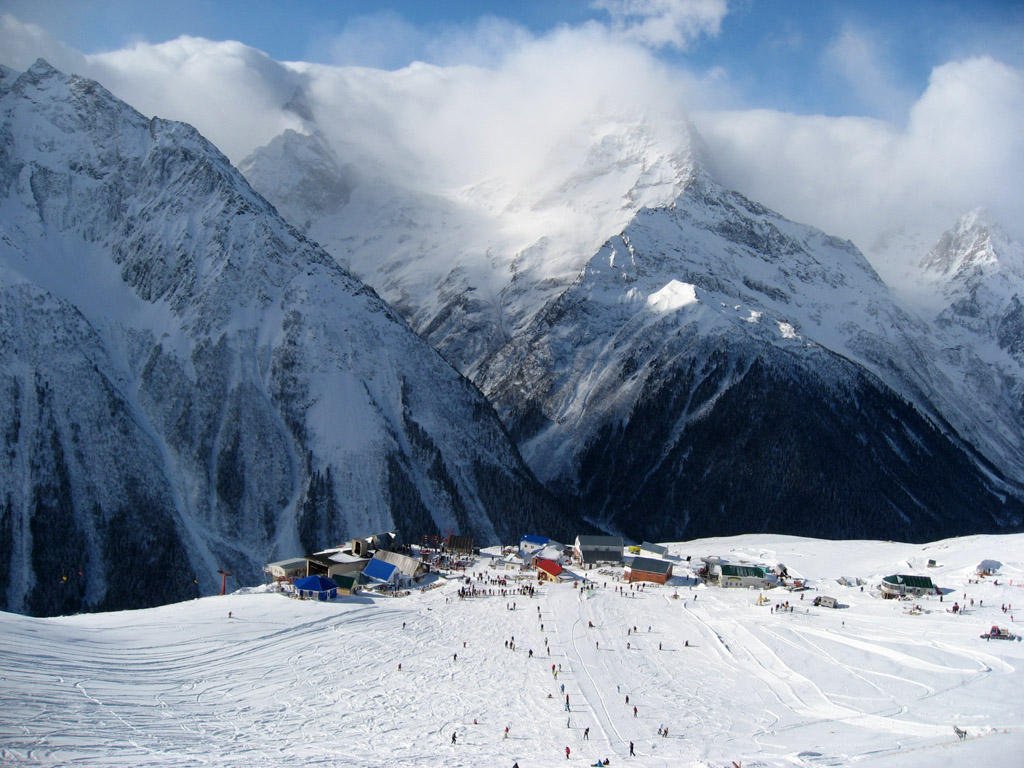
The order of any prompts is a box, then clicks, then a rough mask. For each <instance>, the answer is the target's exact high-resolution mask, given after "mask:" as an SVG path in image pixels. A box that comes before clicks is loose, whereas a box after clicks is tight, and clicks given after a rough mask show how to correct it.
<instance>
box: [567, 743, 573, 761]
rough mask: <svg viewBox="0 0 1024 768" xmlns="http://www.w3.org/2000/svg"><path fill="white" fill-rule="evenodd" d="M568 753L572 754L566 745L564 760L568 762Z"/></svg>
mask: <svg viewBox="0 0 1024 768" xmlns="http://www.w3.org/2000/svg"><path fill="white" fill-rule="evenodd" d="M570 752H572V750H571V749H569V747H568V745H566V747H565V759H566V760H568V759H569V753H570Z"/></svg>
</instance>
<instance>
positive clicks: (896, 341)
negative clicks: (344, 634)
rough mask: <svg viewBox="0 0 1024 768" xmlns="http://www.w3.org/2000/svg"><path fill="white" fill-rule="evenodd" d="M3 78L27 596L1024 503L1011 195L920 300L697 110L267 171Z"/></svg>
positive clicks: (138, 599) (6, 502) (2, 426)
mask: <svg viewBox="0 0 1024 768" xmlns="http://www.w3.org/2000/svg"><path fill="white" fill-rule="evenodd" d="M0 77H2V79H0V291H2V300H0V339H2V344H0V360H2V366H0V393H3V394H2V396H0V434H2V435H3V448H4V454H3V459H2V461H0V494H2V495H0V594H2V595H3V603H2V605H0V607H2V608H4V609H5V610H10V611H17V612H25V613H32V614H37V615H52V614H58V613H66V612H72V611H80V610H108V609H115V608H126V607H137V606H141V605H153V604H158V603H166V602H171V601H174V600H180V599H182V598H185V597H189V596H193V595H197V594H199V593H201V592H209V591H211V590H212V589H213V586H214V580H215V579H216V578H217V577H216V572H217V570H218V568H223V567H230V569H231V570H232V572H233V574H234V575H235V576H236V578H237V579H238V580H239V582H240V583H243V584H244V583H253V582H255V581H257V580H259V570H260V567H261V565H262V564H263V563H265V562H267V561H269V560H272V559H275V558H276V557H278V556H286V555H290V554H295V553H296V552H297V551H302V550H305V551H310V550H315V549H319V548H322V547H323V546H327V545H330V544H335V543H337V542H338V541H340V540H342V539H344V538H346V537H349V536H351V535H356V534H357V533H359V532H368V531H376V530H384V529H395V530H397V531H398V532H399V534H400V536H402V537H403V538H406V539H417V538H419V536H420V535H421V534H425V533H445V532H456V531H457V532H463V533H469V534H472V535H473V536H474V538H475V539H476V541H477V543H478V544H479V545H485V544H497V543H500V542H502V541H505V542H508V541H510V540H512V538H513V537H518V536H519V534H521V533H523V532H524V531H529V530H542V531H543V532H544V533H545V534H546V535H550V536H552V537H555V538H558V537H567V538H568V537H570V536H571V535H574V533H575V532H577V531H578V530H579V529H580V528H581V526H586V527H588V528H596V529H604V530H608V531H612V532H618V533H622V534H624V535H626V536H627V537H629V538H632V539H636V540H641V539H650V540H656V541H657V540H681V539H688V538H693V537H697V536H712V535H714V536H718V535H729V534H733V533H740V532H774V533H788V534H797V535H805V536H816V537H822V538H879V539H900V540H905V541H928V540H936V539H940V538H944V537H950V536H957V535H961V534H966V533H992V532H1009V531H1018V530H1021V529H1022V528H1024V501H1022V500H1024V444H1022V443H1024V308H1022V299H1021V297H1020V296H1019V294H1018V292H1017V288H1018V287H1019V286H1020V285H1021V284H1022V283H1021V277H1022V276H1024V248H1022V247H1021V245H1020V244H1019V243H1015V242H1013V241H1012V240H1010V238H1008V237H1006V236H1005V235H1004V234H1002V233H1001V232H1000V230H999V228H998V226H997V225H996V224H994V223H987V222H986V219H985V215H984V213H982V212H974V213H970V214H968V215H966V216H965V217H964V218H963V219H962V220H961V221H959V222H957V223H955V225H954V226H953V228H952V229H951V230H950V232H949V233H947V234H946V235H945V236H943V238H942V239H941V240H940V242H939V243H937V244H936V246H935V247H934V249H932V250H931V251H930V252H928V253H922V254H921V260H920V261H921V264H920V270H921V275H920V278H921V279H920V282H921V284H923V285H925V286H926V287H927V290H926V292H925V294H924V295H922V296H915V297H913V299H912V300H911V299H909V298H904V297H901V296H899V295H897V294H895V293H894V292H892V291H891V290H890V289H889V288H888V287H887V286H886V285H885V284H884V283H883V282H882V280H881V279H880V278H879V277H878V275H877V274H876V272H875V271H874V270H873V269H872V267H871V265H870V264H869V262H868V261H867V260H866V259H865V257H864V256H863V255H862V254H861V253H860V252H859V251H858V250H857V249H856V248H855V247H854V246H853V245H852V244H851V243H849V242H847V241H842V240H839V239H836V238H834V237H830V236H829V235H827V234H824V233H822V232H820V231H818V230H815V229H813V228H811V227H807V226H804V225H800V224H797V223H794V222H791V221H788V220H786V219H785V218H783V217H782V216H780V215H778V214H776V213H774V212H772V211H770V210H768V209H766V208H764V207H763V206H761V205H759V204H757V203H756V202H753V201H751V200H748V199H746V198H744V197H743V196H741V195H739V194H737V193H735V192H732V191H730V190H728V189H725V188H723V187H722V186H721V185H719V184H718V183H717V182H716V181H715V178H714V173H713V162H712V161H711V160H709V159H707V158H705V152H704V151H703V150H701V148H700V139H699V137H697V136H696V134H695V132H694V131H693V129H692V128H691V127H690V126H688V125H686V124H679V125H677V126H674V130H672V131H667V132H666V131H665V129H664V126H662V127H661V128H660V129H657V130H656V129H655V128H654V127H653V126H652V125H649V124H647V123H645V122H644V120H643V119H642V118H639V117H637V118H630V117H629V116H619V117H617V118H609V119H607V120H605V119H597V118H595V121H594V123H593V125H592V126H591V127H590V130H589V131H587V132H585V134H584V135H582V136H579V137H577V138H578V141H577V143H576V144H575V145H574V146H572V147H569V148H564V149H565V151H563V152H561V153H560V154H559V155H558V157H557V158H552V162H551V164H550V166H549V168H548V170H547V171H546V173H545V174H544V175H543V177H542V178H538V179H536V180H535V181H536V183H533V184H530V185H528V186H524V187H522V188H509V187H507V186H503V185H502V184H501V183H499V182H498V181H496V180H493V179H491V180H487V179H483V180H480V182H479V183H478V184H475V185H471V186H470V187H462V188H460V189H457V190H453V191H452V192H451V194H449V195H438V194H434V193H427V192H424V191H423V190H421V189H418V188H417V187H416V186H415V185H414V184H411V183H410V184H407V185H403V184H401V183H399V182H398V181H396V179H395V178H394V177H393V176H387V175H382V174H379V173H375V172H374V168H373V163H372V162H370V161H367V159H366V158H365V157H362V156H360V154H359V152H358V148H357V147H354V146H347V145H338V144H331V143H330V142H329V141H327V140H326V139H325V138H324V137H323V135H322V133H321V132H320V131H319V130H318V126H317V124H316V118H315V116H314V115H306V116H305V117H304V118H303V120H304V125H305V129H304V131H302V132H299V131H294V130H290V131H287V132H285V133H283V134H281V135H280V136H278V137H277V138H275V139H273V140H272V141H271V142H270V143H269V144H268V145H266V146H264V147H262V148H260V149H258V150H256V151H255V152H254V153H253V154H252V155H250V156H249V157H248V158H247V159H246V160H244V161H243V162H242V163H241V164H240V169H241V170H240V171H239V170H236V169H235V168H233V167H232V166H231V164H230V163H229V162H228V160H227V159H226V158H225V157H224V156H223V155H222V154H221V153H220V152H219V151H218V150H217V149H216V148H215V147H213V146H212V145H211V144H210V143H209V142H207V141H206V140H205V139H203V137H202V136H200V135H199V134H198V133H197V132H196V131H195V130H194V129H192V128H191V127H189V126H187V125H185V124H182V123H176V122H170V121H166V120H161V119H159V118H152V119H150V118H146V117H144V116H143V115H141V114H139V113H138V112H136V111H135V110H133V109H132V108H131V107H129V106H128V105H126V104H124V103H123V102H120V101H119V100H117V99H116V98H115V97H114V96H112V95H111V94H110V93H109V92H107V91H106V90H105V89H104V88H103V87H102V86H100V85H98V84H97V83H95V82H92V81H89V80H85V79H82V78H79V77H77V76H69V75H65V74H62V73H61V72H58V71H57V70H55V69H53V68H52V67H50V66H49V65H48V64H46V63H45V62H42V61H40V62H37V63H36V64H35V65H34V66H33V67H31V68H30V69H29V70H28V71H26V72H24V73H16V72H13V71H10V70H3V71H2V73H0ZM296 103H301V94H299V95H298V96H297V97H296ZM243 174H244V177H243ZM246 179H248V181H247V180H246ZM250 183H251V184H252V187H250ZM254 189H255V191H254ZM268 201H269V202H268ZM314 240H315V241H316V242H314ZM318 243H320V244H322V246H323V247H321V245H319V244H318ZM362 281H365V282H362ZM55 562H59V563H67V564H71V565H70V566H69V568H68V572H66V573H63V574H59V576H60V578H61V582H62V587H61V588H60V589H59V590H54V589H51V587H52V584H50V583H49V581H48V580H51V579H53V578H57V576H55V575H54V574H53V571H52V564H53V563H55Z"/></svg>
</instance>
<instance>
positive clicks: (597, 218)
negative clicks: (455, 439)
mask: <svg viewBox="0 0 1024 768" xmlns="http://www.w3.org/2000/svg"><path fill="white" fill-rule="evenodd" d="M675 127H676V130H674V131H666V130H665V126H655V125H653V124H651V123H648V122H645V121H644V120H643V119H642V118H636V117H635V116H631V115H619V116H617V117H616V116H609V117H605V118H603V119H597V118H595V119H594V120H593V121H592V122H591V123H590V124H588V125H586V126H585V128H584V130H581V131H579V132H578V133H577V134H575V135H574V136H573V137H572V140H571V141H568V140H567V141H566V142H563V143H562V144H559V145H558V146H557V147H554V148H553V149H552V151H551V155H550V156H549V157H548V158H547V162H546V163H545V164H544V166H543V168H542V169H540V170H539V171H537V172H536V173H534V174H529V173H525V175H524V174H519V176H522V177H521V178H516V179H515V180H512V179H510V178H506V177H502V178H485V179H480V180H476V181H474V182H472V183H468V184H464V185H461V186H455V187H452V188H444V189H442V190H441V191H438V189H437V188H436V187H437V185H436V184H435V185H433V186H431V187H430V188H428V189H424V185H423V184H420V183H417V180H416V179H415V178H411V177H410V178H405V177H402V176H400V175H396V174H395V173H394V172H388V173H384V172H379V171H378V170H377V169H376V168H375V167H374V165H373V163H372V162H370V161H368V160H367V158H366V157H365V156H364V148H362V147H359V148H357V147H349V146H347V145H344V144H342V145H341V146H340V148H339V147H334V148H332V147H331V146H329V144H328V142H327V141H326V140H325V139H324V138H323V136H322V135H321V134H320V133H318V132H317V130H316V124H315V123H312V122H311V123H310V132H309V133H308V134H303V133H298V132H296V131H286V132H285V133H283V134H281V135H280V136H278V137H277V138H276V139H274V140H273V141H272V142H270V144H268V145H267V146H265V147H261V148H260V149H257V150H256V151H255V152H254V153H253V154H252V155H250V156H249V157H248V158H246V159H245V160H243V161H242V163H241V164H240V166H239V168H240V170H241V171H242V172H243V173H244V174H245V176H246V178H247V179H248V180H249V181H250V183H251V184H252V185H253V187H254V188H255V189H256V190H257V191H258V192H260V193H261V194H262V195H263V196H264V197H266V198H267V199H268V200H269V201H271V202H272V203H274V205H275V206H277V208H278V210H280V211H281V213H282V214H283V215H284V216H285V218H286V219H288V220H289V221H291V222H293V223H294V224H295V225H296V226H298V227H300V228H301V229H303V230H304V231H305V232H306V233H307V234H309V235H310V236H311V237H313V238H314V239H316V240H317V241H318V242H319V243H321V244H323V245H324V247H325V248H326V249H327V250H328V251H329V252H330V253H331V254H332V255H334V256H335V258H336V259H338V261H339V262H340V263H342V264H344V265H347V266H349V267H350V268H351V269H352V271H353V272H354V273H355V274H356V275H358V276H359V277H360V278H361V279H363V280H365V281H366V282H367V283H369V284H370V285H372V286H373V287H374V288H375V290H377V292H378V293H379V294H380V295H381V296H382V297H383V298H384V299H386V300H387V301H388V302H390V303H391V304H392V306H394V307H395V308H396V309H397V310H398V311H399V312H400V313H401V314H402V315H403V316H404V317H405V318H406V319H407V320H408V321H409V323H410V325H411V326H412V327H413V329H414V330H416V331H417V332H418V333H419V334H420V335H421V336H423V338H425V339H426V340H427V341H429V342H430V343H431V345H433V346H434V347H435V348H436V349H438V350H439V351H440V352H441V353H442V354H443V355H444V356H445V357H446V358H447V359H448V360H450V361H451V362H452V364H453V365H455V367H456V368H458V369H459V370H460V371H462V372H463V373H465V374H466V375H467V376H470V377H471V378H472V377H473V376H474V375H475V372H476V371H477V369H478V368H479V366H480V365H481V363H482V362H483V361H484V360H485V359H486V358H487V357H489V356H490V355H491V354H493V353H494V352H495V351H496V350H497V349H498V348H500V347H501V346H502V345H503V344H505V343H506V342H507V341H508V340H509V339H510V338H513V337H515V336H516V335H517V334H518V333H519V332H520V331H521V330H522V328H523V327H525V325H526V324H527V323H528V322H529V321H530V320H531V319H532V318H533V315H534V314H535V313H536V312H537V311H538V310H539V308H540V307H542V306H544V304H545V303H546V302H547V301H548V300H550V299H551V298H553V297H555V296H557V294H558V293H560V292H561V291H562V290H564V288H565V287H566V286H567V285H569V284H570V283H571V282H572V281H573V279H575V277H576V275H577V274H578V273H579V270H580V269H581V268H582V266H583V264H584V262H585V260H586V257H587V254H590V253H593V251H594V250H595V249H596V248H598V247H599V246H600V244H601V243H602V242H604V240H605V239H606V238H607V236H608V234H609V233H610V232H615V231H618V230H619V229H621V228H622V227H624V226H625V225H626V224H627V223H628V222H629V220H630V219H631V218H632V216H633V215H635V214H636V212H637V211H638V210H640V209H641V208H642V207H644V206H653V205H661V204H666V203H669V202H671V201H672V200H673V199H674V198H675V197H676V196H677V195H678V194H679V193H680V192H681V191H682V189H683V188H684V186H685V184H686V181H687V179H688V178H689V175H690V173H691V171H692V168H693V165H694V156H695V155H696V154H697V149H696V148H695V147H694V146H693V142H692V141H691V138H690V136H691V133H690V130H689V128H688V127H687V126H686V125H682V124H681V125H678V126H675ZM396 151H397V150H396ZM496 151H497V148H496Z"/></svg>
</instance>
